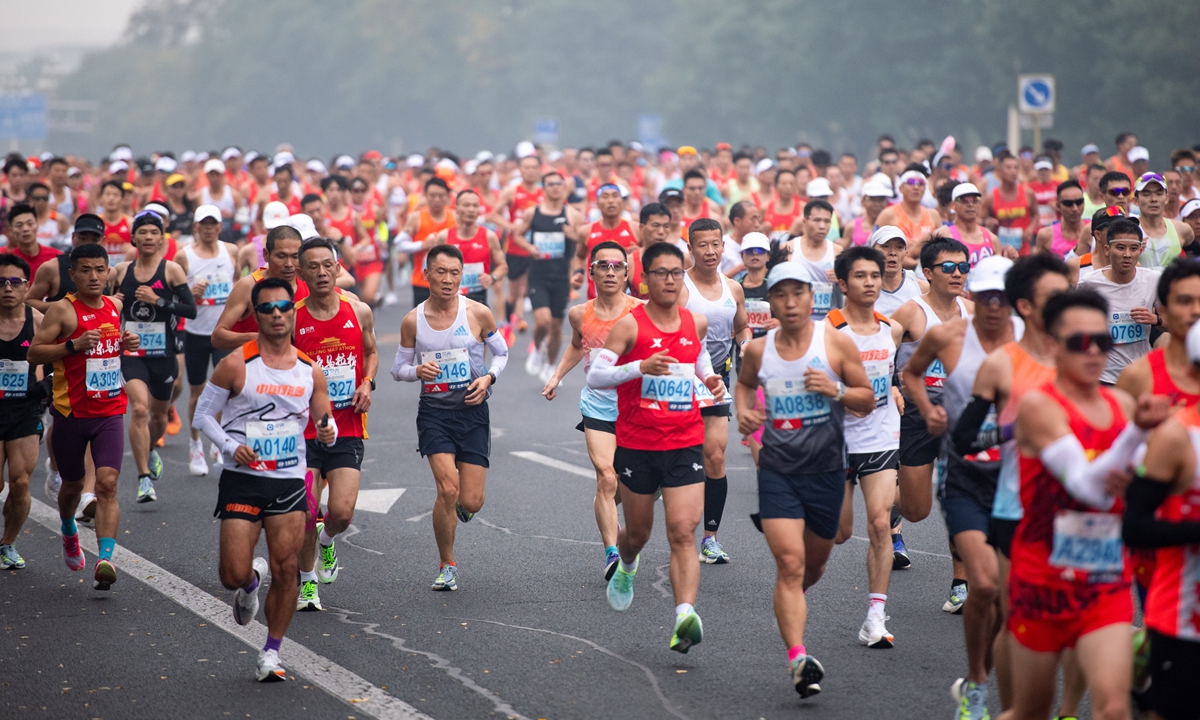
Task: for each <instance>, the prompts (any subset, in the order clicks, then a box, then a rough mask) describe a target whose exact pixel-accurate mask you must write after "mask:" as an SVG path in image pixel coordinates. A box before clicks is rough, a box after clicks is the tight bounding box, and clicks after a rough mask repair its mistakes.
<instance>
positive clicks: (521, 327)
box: [517, 317, 529, 333]
mask: <svg viewBox="0 0 1200 720" xmlns="http://www.w3.org/2000/svg"><path fill="white" fill-rule="evenodd" d="M528 329H529V323H527V322H525V318H523V317H521V318H517V332H519V333H523V332H525V331H526V330H528Z"/></svg>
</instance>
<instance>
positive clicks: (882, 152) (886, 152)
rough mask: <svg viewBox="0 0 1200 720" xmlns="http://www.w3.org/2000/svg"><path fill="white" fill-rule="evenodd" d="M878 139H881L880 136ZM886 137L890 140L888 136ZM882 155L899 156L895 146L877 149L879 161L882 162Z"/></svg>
mask: <svg viewBox="0 0 1200 720" xmlns="http://www.w3.org/2000/svg"><path fill="white" fill-rule="evenodd" d="M880 139H882V138H880ZM888 139H889V140H890V139H891V138H888ZM884 155H895V156H896V157H900V151H899V150H897V149H896V148H895V147H885V148H884V149H882V150H880V151H879V161H880V162H883V156H884Z"/></svg>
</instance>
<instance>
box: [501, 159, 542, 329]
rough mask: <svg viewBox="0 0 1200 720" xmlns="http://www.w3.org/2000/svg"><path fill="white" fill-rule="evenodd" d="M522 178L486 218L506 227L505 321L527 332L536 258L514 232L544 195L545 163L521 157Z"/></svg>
mask: <svg viewBox="0 0 1200 720" xmlns="http://www.w3.org/2000/svg"><path fill="white" fill-rule="evenodd" d="M519 168H520V171H521V182H520V183H519V184H517V185H514V186H512V187H510V188H507V189H505V190H504V192H502V193H500V199H499V200H498V201H497V203H496V205H495V207H493V208H492V212H491V214H489V215H488V216H487V222H490V223H492V224H494V225H495V226H496V227H498V228H500V229H501V230H503V231H504V234H505V238H504V247H505V250H504V251H505V253H506V257H505V259H506V260H507V262H508V301H507V303H506V304H505V307H504V321H505V322H507V323H509V324H510V325H513V326H515V327H516V330H517V331H518V332H525V329H526V328H527V327H528V325H527V324H526V322H525V295H526V291H527V290H528V288H529V283H528V280H529V279H528V273H529V266H530V265H531V264H532V263H533V258H531V257H529V252H528V251H527V250H525V248H522V247H521V246H519V245H517V244H516V243H514V242H512V241H511V238H510V237H509V236H511V234H512V232H513V231H514V230H516V228H517V227H518V226H519V225H520V224H521V221H522V220H523V219H524V218H525V213H526V212H530V211H531V209H532V208H533V207H535V206H537V204H538V203H540V202H541V201H542V200H543V198H544V197H545V196H544V195H543V193H542V187H541V182H542V163H541V161H540V160H538V159H537V157H536V156H533V155H531V156H529V157H523V158H521V163H520V165H519Z"/></svg>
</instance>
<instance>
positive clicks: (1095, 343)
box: [1062, 332, 1113, 353]
mask: <svg viewBox="0 0 1200 720" xmlns="http://www.w3.org/2000/svg"><path fill="white" fill-rule="evenodd" d="M1062 344H1063V347H1064V348H1066V349H1067V352H1073V353H1085V352H1087V351H1089V350H1091V349H1092V348H1093V347H1095V348H1096V349H1098V350H1099V351H1100V352H1102V353H1108V352H1109V351H1110V350H1112V349H1113V339H1112V336H1111V335H1109V334H1108V333H1106V332H1102V333H1074V334H1072V335H1068V336H1066V337H1065V338H1063V339H1062Z"/></svg>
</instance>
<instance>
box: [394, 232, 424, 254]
mask: <svg viewBox="0 0 1200 720" xmlns="http://www.w3.org/2000/svg"><path fill="white" fill-rule="evenodd" d="M422 247H424V243H420V242H417V241H416V240H413V238H412V235H409V234H408V231H406V230H401V231H400V234H399V235H397V236H396V250H398V251H399V252H405V253H415V252H420V250H421V249H422Z"/></svg>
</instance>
